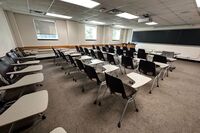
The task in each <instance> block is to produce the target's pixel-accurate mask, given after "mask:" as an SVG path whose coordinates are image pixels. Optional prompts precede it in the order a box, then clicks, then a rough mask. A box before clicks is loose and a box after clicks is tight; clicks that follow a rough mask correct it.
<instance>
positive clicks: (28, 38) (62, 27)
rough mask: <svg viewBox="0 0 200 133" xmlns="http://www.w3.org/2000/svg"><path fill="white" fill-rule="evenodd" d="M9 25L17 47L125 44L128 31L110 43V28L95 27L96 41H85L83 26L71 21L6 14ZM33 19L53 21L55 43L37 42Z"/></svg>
mask: <svg viewBox="0 0 200 133" xmlns="http://www.w3.org/2000/svg"><path fill="white" fill-rule="evenodd" d="M6 13H7V15H8V17H9V22H10V23H11V27H12V31H13V34H14V37H15V38H16V42H17V46H22V47H23V46H41V45H46V46H49V45H50V46H52V45H70V44H79V45H80V44H103V43H108V44H119V43H123V42H127V35H128V34H127V33H128V31H129V30H127V29H123V30H121V39H120V40H119V41H112V28H111V27H109V26H97V40H96V41H86V40H85V24H83V23H79V22H75V21H72V20H61V19H54V18H52V19H50V18H42V17H36V16H31V15H23V14H18V13H13V12H10V11H7V12H6ZM33 19H45V20H54V21H55V22H56V27H57V31H58V35H59V39H58V40H55V41H44V40H37V38H36V33H35V27H34V24H33Z"/></svg>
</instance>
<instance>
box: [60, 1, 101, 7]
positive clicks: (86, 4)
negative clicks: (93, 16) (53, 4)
mask: <svg viewBox="0 0 200 133" xmlns="http://www.w3.org/2000/svg"><path fill="white" fill-rule="evenodd" d="M61 1H63V2H67V3H71V4H75V5H79V6H83V7H86V8H94V7H96V6H98V5H100V3H98V2H96V1H93V0H61Z"/></svg>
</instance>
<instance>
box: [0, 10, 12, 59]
mask: <svg viewBox="0 0 200 133" xmlns="http://www.w3.org/2000/svg"><path fill="white" fill-rule="evenodd" d="M12 48H15V42H14V39H13V36H12V33H11V30H10V28H9V23H8V21H7V18H6V16H5V14H4V11H3V10H2V9H1V8H0V56H4V55H5V53H6V52H8V51H10V50H11V49H12Z"/></svg>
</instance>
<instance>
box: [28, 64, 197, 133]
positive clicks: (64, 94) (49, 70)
mask: <svg viewBox="0 0 200 133" xmlns="http://www.w3.org/2000/svg"><path fill="white" fill-rule="evenodd" d="M42 64H43V65H44V70H43V72H44V75H45V81H44V83H43V87H42V89H46V90H48V92H49V106H48V109H47V110H46V112H45V113H46V116H47V119H46V120H43V121H41V122H39V123H38V124H37V125H35V126H33V127H32V128H31V129H29V130H28V131H26V132H30V133H48V132H50V131H51V130H52V129H54V128H56V127H59V126H61V127H63V128H65V129H66V131H67V132H68V133H199V132H200V63H193V62H187V61H179V60H178V61H177V62H175V66H176V67H177V68H176V69H175V70H174V71H173V72H169V77H166V78H165V79H164V80H163V81H160V87H159V88H157V87H155V88H154V90H153V91H152V94H149V93H148V91H149V88H150V87H151V83H152V82H150V83H148V84H146V85H145V86H144V87H141V88H140V89H139V91H138V93H137V96H136V104H137V107H138V109H139V112H135V106H134V104H133V103H131V104H130V105H129V107H128V108H127V111H126V113H125V116H124V119H123V122H122V127H121V128H120V129H119V128H117V122H118V120H119V117H120V115H121V113H122V110H123V108H124V105H125V102H126V101H125V100H123V99H122V98H121V97H117V96H110V95H109V93H107V95H106V96H105V98H103V100H102V106H101V107H99V106H98V105H94V104H93V101H94V98H95V96H96V91H97V88H98V86H97V85H96V83H95V82H93V81H90V80H88V79H87V78H86V76H85V75H84V74H80V73H78V74H75V77H78V78H81V79H80V80H78V81H77V83H75V82H73V80H72V78H71V77H70V76H65V75H64V72H65V71H64V70H61V69H60V67H58V66H55V65H54V64H53V62H52V60H46V61H42ZM83 85H84V88H85V92H84V93H82V92H81V87H82V86H83Z"/></svg>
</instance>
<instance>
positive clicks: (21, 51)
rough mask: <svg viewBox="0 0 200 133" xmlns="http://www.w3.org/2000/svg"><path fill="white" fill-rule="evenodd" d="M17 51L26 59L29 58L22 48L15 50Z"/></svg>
mask: <svg viewBox="0 0 200 133" xmlns="http://www.w3.org/2000/svg"><path fill="white" fill-rule="evenodd" d="M15 49H16V50H17V51H19V52H20V53H21V54H22V55H23V56H24V57H25V56H27V55H26V53H25V52H24V50H23V49H22V48H15Z"/></svg>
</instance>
